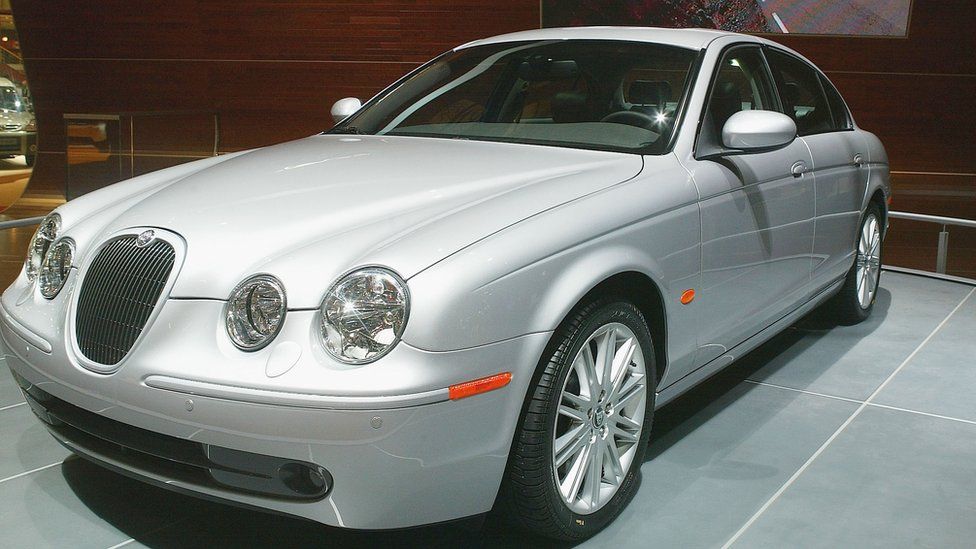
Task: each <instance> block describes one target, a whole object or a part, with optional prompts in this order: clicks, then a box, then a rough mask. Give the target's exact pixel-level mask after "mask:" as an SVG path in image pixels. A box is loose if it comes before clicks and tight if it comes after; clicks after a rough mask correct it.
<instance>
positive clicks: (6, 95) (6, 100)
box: [0, 86, 24, 112]
mask: <svg viewBox="0 0 976 549" xmlns="http://www.w3.org/2000/svg"><path fill="white" fill-rule="evenodd" d="M0 109H2V110H4V111H13V112H23V110H24V101H23V100H22V99H21V98H20V94H19V93H17V90H16V89H14V88H11V87H9V86H3V87H0Z"/></svg>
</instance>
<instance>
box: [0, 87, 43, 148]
mask: <svg viewBox="0 0 976 549" xmlns="http://www.w3.org/2000/svg"><path fill="white" fill-rule="evenodd" d="M3 154H9V155H11V156H14V155H19V154H22V155H24V160H25V162H26V163H27V165H28V166H33V165H34V160H35V159H36V158H37V128H36V126H35V125H34V113H33V112H31V110H30V108H29V105H28V104H27V102H26V101H25V100H24V98H23V97H22V96H21V95H20V91H19V90H18V89H17V86H15V85H14V83H13V82H11V81H10V80H8V79H6V78H0V155H3Z"/></svg>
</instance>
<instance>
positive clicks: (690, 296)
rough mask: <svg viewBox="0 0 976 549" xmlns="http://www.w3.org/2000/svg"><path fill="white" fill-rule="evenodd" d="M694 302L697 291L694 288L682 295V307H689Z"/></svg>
mask: <svg viewBox="0 0 976 549" xmlns="http://www.w3.org/2000/svg"><path fill="white" fill-rule="evenodd" d="M694 300H695V289H694V288H691V289H688V290H685V291H684V293H683V294H681V304H682V305H687V304H689V303H691V302H692V301H694Z"/></svg>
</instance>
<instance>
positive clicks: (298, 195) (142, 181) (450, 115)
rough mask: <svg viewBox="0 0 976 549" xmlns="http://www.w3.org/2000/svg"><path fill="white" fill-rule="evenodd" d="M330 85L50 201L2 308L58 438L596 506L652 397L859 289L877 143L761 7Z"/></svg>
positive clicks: (492, 501) (400, 486)
mask: <svg viewBox="0 0 976 549" xmlns="http://www.w3.org/2000/svg"><path fill="white" fill-rule="evenodd" d="M333 115H334V116H335V117H336V118H337V120H338V123H337V125H336V126H335V127H334V128H333V129H331V130H329V131H327V132H325V133H323V134H321V135H315V136H312V137H308V138H305V139H301V140H298V141H294V142H290V143H284V144H281V145H277V146H273V147H268V148H264V149H258V150H253V151H245V152H240V153H235V154H227V155H223V156H219V157H215V158H211V159H206V160H201V161H198V162H193V163H189V164H185V165H181V166H177V167H174V168H169V169H166V170H162V171H159V172H155V173H152V174H148V175H144V176H141V177H137V178H135V179H132V180H130V181H127V182H123V183H119V184H117V185H113V186H110V187H108V188H105V189H102V190H99V191H96V192H93V193H90V194H88V195H86V196H83V197H81V198H79V199H77V200H73V201H71V202H69V203H67V204H65V205H64V206H62V207H60V208H58V209H57V210H56V211H55V212H53V213H52V214H51V215H49V216H48V217H47V218H46V219H45V221H44V222H43V223H42V224H41V226H40V227H39V229H38V231H37V233H36V235H35V236H34V238H33V240H32V242H31V246H30V251H29V256H28V258H27V260H26V262H25V266H24V270H23V271H22V273H21V274H20V276H19V277H18V278H17V280H16V281H15V282H14V283H13V284H12V285H11V286H10V287H9V288H8V289H7V290H6V291H5V292H4V294H3V297H2V301H0V305H2V306H0V334H2V338H3V341H4V342H5V344H6V355H7V364H8V365H9V366H10V368H11V370H12V371H13V373H14V377H15V378H16V379H17V381H18V383H19V384H20V385H21V387H22V388H23V390H24V393H25V395H26V398H27V400H28V402H29V403H30V404H31V406H32V408H33V409H34V411H35V412H36V414H37V416H38V417H39V418H40V419H41V420H42V421H43V422H44V423H45V424H46V425H47V427H48V428H49V430H50V431H51V433H52V434H53V435H54V437H55V438H57V439H58V440H59V441H60V442H61V443H63V444H64V445H65V446H67V447H68V448H70V449H71V450H72V451H74V452H75V453H77V454H79V455H81V456H83V457H85V458H87V459H90V460H93V461H95V462H97V463H100V464H103V465H104V466H106V467H109V468H112V469H115V470H118V471H121V472H123V473H125V474H128V475H131V476H135V477H137V478H140V479H142V480H144V481H146V482H150V483H154V484H157V485H159V486H162V487H165V488H168V489H173V490H178V491H182V492H186V493H191V494H195V495H200V496H204V497H210V498H217V499H221V500H225V501H230V502H234V503H237V504H243V505H247V506H251V507H257V508H261V509H268V510H273V511H277V512H281V513H287V514H291V515H297V516H301V517H306V518H309V519H312V520H315V521H319V522H322V523H325V524H329V525H335V526H342V527H348V528H357V529H384V528H400V527H408V526H414V525H418V524H425V523H433V522H440V521H446V520H451V519H457V518H462V517H467V516H472V515H478V514H483V513H486V512H488V511H489V510H492V509H495V510H497V511H499V513H500V514H501V515H503V516H505V517H507V518H508V519H509V520H512V521H514V522H515V523H516V524H519V525H521V526H523V527H526V528H528V529H530V530H532V531H534V532H537V533H539V534H543V535H547V536H551V537H555V538H562V539H570V540H572V539H581V538H585V537H586V536H589V535H592V534H594V533H595V532H597V531H599V530H600V529H601V528H603V527H604V526H605V525H606V524H607V523H609V522H610V521H611V520H613V518H614V517H615V516H616V515H617V514H618V513H620V511H621V509H622V507H623V506H624V505H625V504H626V502H627V501H628V500H629V498H630V496H631V495H632V494H633V492H634V490H636V489H637V485H638V483H637V482H636V479H637V476H638V475H639V473H640V465H641V463H642V461H643V459H644V454H645V446H646V444H647V440H648V436H649V434H650V427H651V419H652V416H653V414H654V411H655V409H657V408H660V407H661V406H662V405H664V404H666V403H667V402H669V401H671V400H672V399H674V398H675V397H677V396H678V395H680V394H681V393H683V392H684V391H686V390H688V389H689V388H691V387H693V386H694V385H695V384H697V383H699V382H701V381H702V380H704V379H706V378H708V377H709V376H711V375H712V374H714V373H715V372H717V371H719V370H720V369H722V368H724V367H725V366H727V365H729V364H730V363H732V362H733V361H734V360H736V359H737V358H738V357H740V356H742V355H743V354H744V353H746V352H748V351H749V350H750V349H753V348H755V347H756V346H757V345H759V344H760V343H762V342H763V341H765V340H768V339H769V338H770V337H772V336H773V335H774V334H776V333H777V332H778V331H780V330H782V329H783V328H785V327H787V326H789V325H790V324H791V323H793V322H794V321H796V320H797V319H799V318H800V317H801V316H803V315H805V314H807V313H808V312H809V311H811V310H812V309H814V308H815V307H818V306H820V305H824V306H826V307H828V308H829V309H830V313H831V314H834V315H835V316H836V318H837V319H838V321H840V322H844V323H853V322H858V321H860V320H862V319H864V318H866V317H867V316H868V315H869V314H870V312H871V308H872V305H873V303H874V299H875V296H876V290H877V287H878V279H879V276H880V263H881V243H882V239H883V236H884V233H885V228H886V210H887V203H888V200H889V196H890V186H889V182H888V162H887V158H886V155H885V151H884V148H883V147H882V145H881V143H880V142H879V141H878V139H877V138H876V137H875V136H874V135H872V134H870V133H868V132H866V131H863V130H861V129H860V128H858V127H857V125H856V124H855V123H854V120H853V118H852V116H851V113H850V112H849V110H848V108H847V106H846V105H845V103H844V101H843V99H842V98H841V96H840V94H839V93H838V92H837V90H836V89H835V87H834V86H833V84H831V82H830V80H828V79H827V77H826V76H825V75H824V74H823V73H822V72H821V71H819V70H818V69H817V68H816V67H814V66H813V65H812V64H810V63H809V62H808V61H807V60H806V59H804V58H803V57H802V56H800V55H799V54H797V53H796V52H793V51H791V50H789V49H787V48H784V47H782V46H779V45H777V44H775V43H773V42H770V41H768V40H765V39H763V38H758V37H754V36H743V35H738V34H732V33H724V32H717V31H705V30H664V29H638V28H620V29H614V28H579V29H547V30H539V31H530V32H523V33H517V34H511V35H506V36H500V37H495V38H489V39H485V40H480V41H477V42H473V43H470V44H467V45H464V46H460V47H458V48H456V49H454V50H452V51H450V52H447V53H445V54H444V55H442V56H440V57H438V58H436V59H434V60H433V61H431V62H430V63H427V64H425V65H424V66H422V67H420V68H418V69H417V70H416V71H414V72H412V73H410V74H408V75H407V76H405V77H404V78H403V79H401V80H400V81H398V82H396V83H395V84H393V85H392V86H390V87H389V88H387V89H386V90H385V91H383V92H382V93H380V94H379V95H377V96H376V97H374V98H373V99H372V100H370V101H369V102H367V103H366V104H365V105H361V104H360V102H359V101H358V100H356V99H351V98H347V99H343V100H341V101H339V102H337V103H336V104H335V106H334V107H333ZM643 489H645V490H653V489H654V487H653V486H645V487H644V488H643Z"/></svg>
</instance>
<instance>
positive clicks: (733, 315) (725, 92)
mask: <svg viewBox="0 0 976 549" xmlns="http://www.w3.org/2000/svg"><path fill="white" fill-rule="evenodd" d="M779 108H780V107H779V103H778V100H777V99H776V94H775V91H774V87H773V84H772V78H771V75H770V73H769V70H768V68H767V66H766V63H765V61H764V58H763V55H762V52H761V49H760V47H759V46H756V45H746V46H735V47H733V48H731V49H729V50H727V51H726V52H725V53H724V54H723V57H722V58H721V60H720V64H719V66H718V67H717V69H716V74H715V75H714V78H713V83H712V87H711V91H710V93H709V98H708V100H707V105H706V110H705V115H704V117H703V119H702V121H701V130H700V132H699V137H698V141H697V143H696V147H695V157H694V159H692V160H690V161H689V162H690V164H691V165H689V166H688V169H689V170H690V171H691V173H692V174H693V176H694V179H695V183H696V185H698V190H699V194H700V196H701V202H700V204H701V216H702V220H701V223H702V283H701V288H700V291H699V292H698V293H697V297H696V302H697V303H698V304H699V305H698V306H699V307H700V318H701V325H700V329H699V332H698V333H699V350H698V355H697V359H696V364H697V365H698V366H702V365H704V364H706V363H708V362H710V361H711V360H713V359H715V358H717V357H719V356H721V355H722V354H724V353H725V352H726V351H727V350H729V349H731V348H732V347H734V346H735V345H737V344H739V343H741V342H742V341H744V340H745V339H746V338H748V337H750V336H752V335H754V334H755V333H757V332H758V331H760V330H762V329H763V328H765V327H766V326H768V325H769V324H771V323H772V322H774V321H776V320H777V319H779V318H780V317H782V316H783V315H784V314H786V313H787V312H789V311H790V310H791V309H792V308H794V307H796V306H797V305H798V304H799V303H800V302H802V300H803V299H804V298H805V294H806V292H807V291H808V288H809V281H810V266H811V260H810V255H811V251H812V249H813V218H814V185H813V180H812V178H811V177H810V176H809V174H808V173H807V170H808V168H809V166H811V165H812V161H813V160H812V157H811V155H810V152H809V150H808V149H807V146H806V144H805V143H803V142H802V141H800V140H795V141H794V142H793V143H791V144H790V145H788V146H786V147H783V148H781V149H777V150H774V151H769V152H761V153H750V154H738V155H728V156H719V155H716V152H717V151H721V150H722V145H721V137H720V136H721V130H722V127H723V125H724V124H725V121H726V120H728V118H729V117H730V116H732V114H734V113H736V112H738V111H741V110H749V109H759V110H778V109H779Z"/></svg>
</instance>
